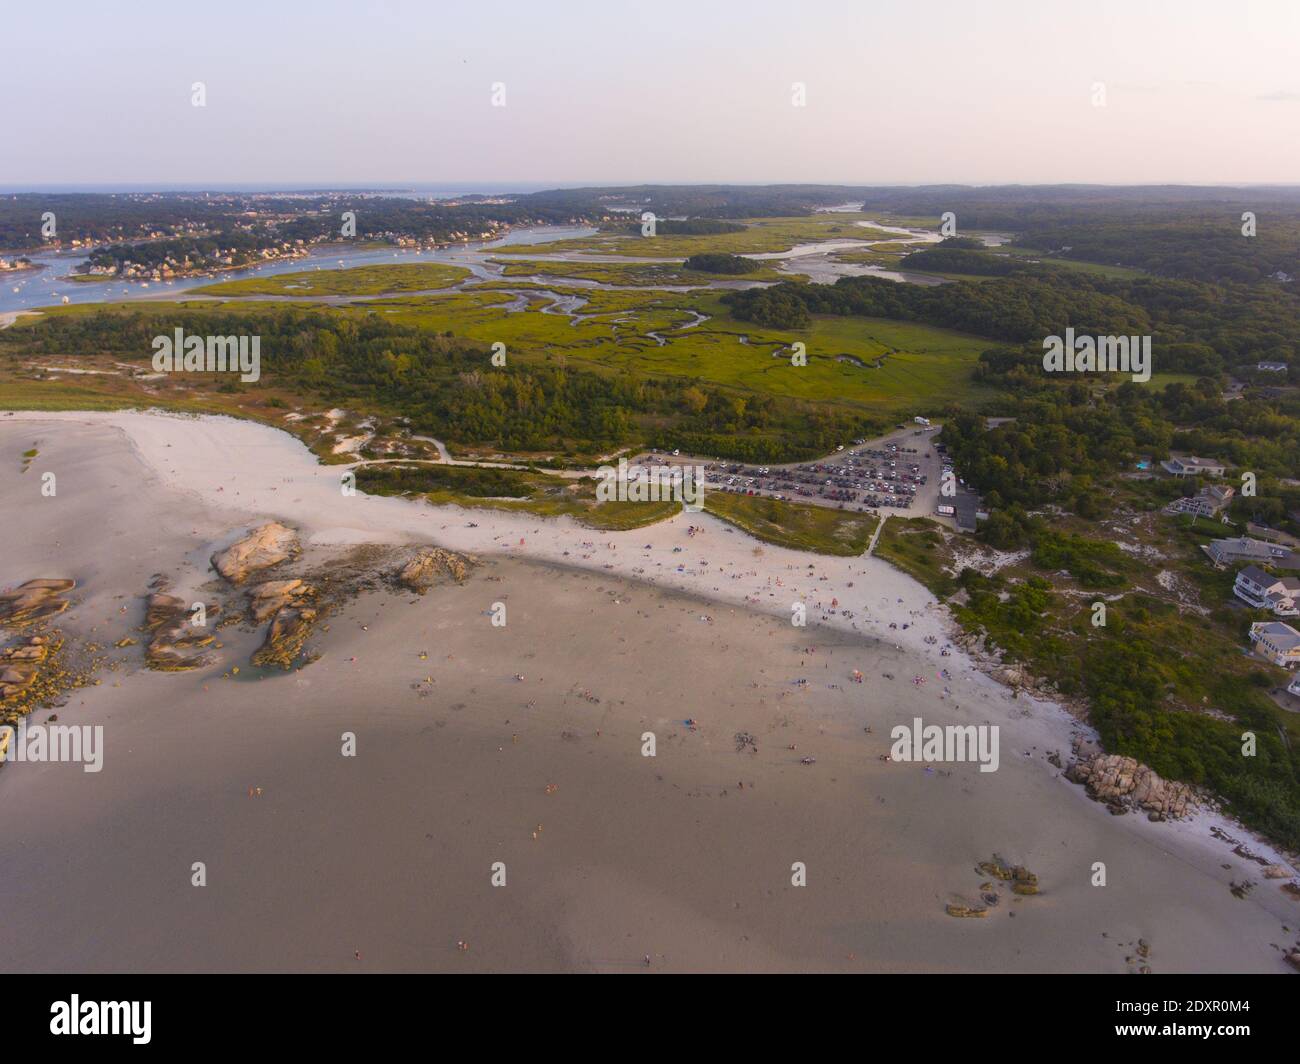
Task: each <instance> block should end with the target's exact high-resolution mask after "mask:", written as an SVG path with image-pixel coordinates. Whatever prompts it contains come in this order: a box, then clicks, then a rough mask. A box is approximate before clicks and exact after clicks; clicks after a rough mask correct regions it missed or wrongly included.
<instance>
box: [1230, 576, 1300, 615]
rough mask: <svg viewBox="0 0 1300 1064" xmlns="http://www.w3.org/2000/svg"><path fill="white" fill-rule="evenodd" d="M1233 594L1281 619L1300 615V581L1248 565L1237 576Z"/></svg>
mask: <svg viewBox="0 0 1300 1064" xmlns="http://www.w3.org/2000/svg"><path fill="white" fill-rule="evenodd" d="M1232 593H1233V594H1234V595H1236V596H1237V598H1239V599H1241V601H1242V602H1245V603H1246V604H1247V605H1250V606H1253V607H1255V609H1257V610H1272V611H1273V612H1274V613H1276V614H1277V615H1278V616H1279V617H1294V616H1296V615H1297V614H1300V580H1297V579H1296V578H1295V577H1293V576H1288V577H1277V576H1273V575H1272V574H1270V573H1266V572H1264V570H1263V569H1260V568H1259V567H1258V566H1254V565H1248V566H1246V568H1244V569H1243V570H1241V572H1239V573H1238V574H1237V581H1236V583H1234V584H1233V585H1232Z"/></svg>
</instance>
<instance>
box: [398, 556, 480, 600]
mask: <svg viewBox="0 0 1300 1064" xmlns="http://www.w3.org/2000/svg"><path fill="white" fill-rule="evenodd" d="M472 564H473V561H472V559H470V558H467V557H465V556H464V555H462V554H456V553H454V552H452V551H449V550H443V549H442V548H441V547H421V548H420V549H419V550H418V551H417V552H416V554H415V557H414V558H412V559H410V560H409V561H408V562H406V563H405V564H404V565H402V566H401V568H399V569H398V570H397V573H396V577H397V582H398V583H399V584H401V585H402V586H403V587H406V588H409V589H410V590H412V591H415V592H418V593H419V594H421V595H423V594H424V593H425V592H426V591H428V590H429V588H431V587H433V586H434V584H436V583H437V582H438V580H439V579H440V578H441V577H444V576H449V577H451V578H452V579H453V580H455V581H456V583H458V584H459V583H461V582H462V581H463V580H464V579H465V577H466V576H467V575H468V574H469V570H470V567H471V566H472Z"/></svg>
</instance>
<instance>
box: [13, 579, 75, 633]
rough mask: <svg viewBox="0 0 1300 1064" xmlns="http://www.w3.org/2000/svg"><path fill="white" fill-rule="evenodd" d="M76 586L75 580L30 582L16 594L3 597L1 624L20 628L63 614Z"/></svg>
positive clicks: (19, 588)
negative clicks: (69, 594)
mask: <svg viewBox="0 0 1300 1064" xmlns="http://www.w3.org/2000/svg"><path fill="white" fill-rule="evenodd" d="M76 586H77V582H76V581H75V580H66V579H49V578H42V579H39V580H28V581H27V583H25V584H20V585H19V586H18V588H17V589H16V590H14V591H6V592H4V593H3V594H0V624H4V625H8V626H9V627H11V628H21V627H23V626H24V625H28V624H31V623H32V622H34V621H42V620H45V618H47V617H52V616H54V615H55V614H56V613H62V612H63V611H64V610H66V609H67V608H68V598H67V595H68V592H69V591H71V590H72V589H73V588H74V587H76Z"/></svg>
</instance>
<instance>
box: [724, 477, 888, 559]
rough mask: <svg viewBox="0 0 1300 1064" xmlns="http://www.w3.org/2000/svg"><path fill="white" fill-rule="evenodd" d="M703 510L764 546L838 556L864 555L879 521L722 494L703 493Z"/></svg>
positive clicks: (822, 507) (857, 515) (833, 511)
mask: <svg viewBox="0 0 1300 1064" xmlns="http://www.w3.org/2000/svg"><path fill="white" fill-rule="evenodd" d="M704 509H705V510H707V511H708V512H709V513H711V514H713V515H714V516H715V517H720V518H722V520H724V521H727V522H729V523H730V524H733V525H735V526H736V527H737V528H739V529H741V530H742V531H745V532H748V533H749V534H750V535H751V536H753V537H754V538H755V539H761V540H762V541H763V542H764V543H772V544H775V545H776V546H778V547H790V548H792V549H794V550H803V551H811V552H813V553H816V554H835V555H841V556H856V555H859V554H861V553H863V551H865V550H866V549H867V544H869V543H870V542H871V535H872V533H873V532H875V530H876V522H877V520H878V518H876V517H875V516H873V515H872V514H862V513H849V512H846V511H842V510H831V509H828V508H826V507H824V506H804V505H802V504H800V503H791V502H778V501H777V500H776V499H768V498H763V497H761V496H757V495H731V494H729V493H727V492H723V491H713V492H708V493H706V494H705V496H704Z"/></svg>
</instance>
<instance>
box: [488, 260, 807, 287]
mask: <svg viewBox="0 0 1300 1064" xmlns="http://www.w3.org/2000/svg"><path fill="white" fill-rule="evenodd" d="M492 261H493V262H496V263H499V264H501V265H502V266H503V267H504V272H505V275H506V276H507V277H531V276H533V275H535V274H539V275H543V276H546V277H561V278H574V279H576V280H583V281H600V282H602V283H604V284H617V285H689V284H695V285H698V284H704V283H705V282H707V281H782V280H788V278H787V277H786V275H784V274H782V273H779V272H778V271H776V270H774V269H772V268H771V267H770V266H761V267H759V268H758V269H756V270H754V271H753V272H751V273H745V274H731V273H725V274H724V273H708V272H705V271H702V270H688V269H686V268H685V267H684V266H683V265H681V264H680V263H676V262H671V263H669V262H573V261H568V262H551V261H546V260H544V259H504V258H502V259H493V260H492Z"/></svg>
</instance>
